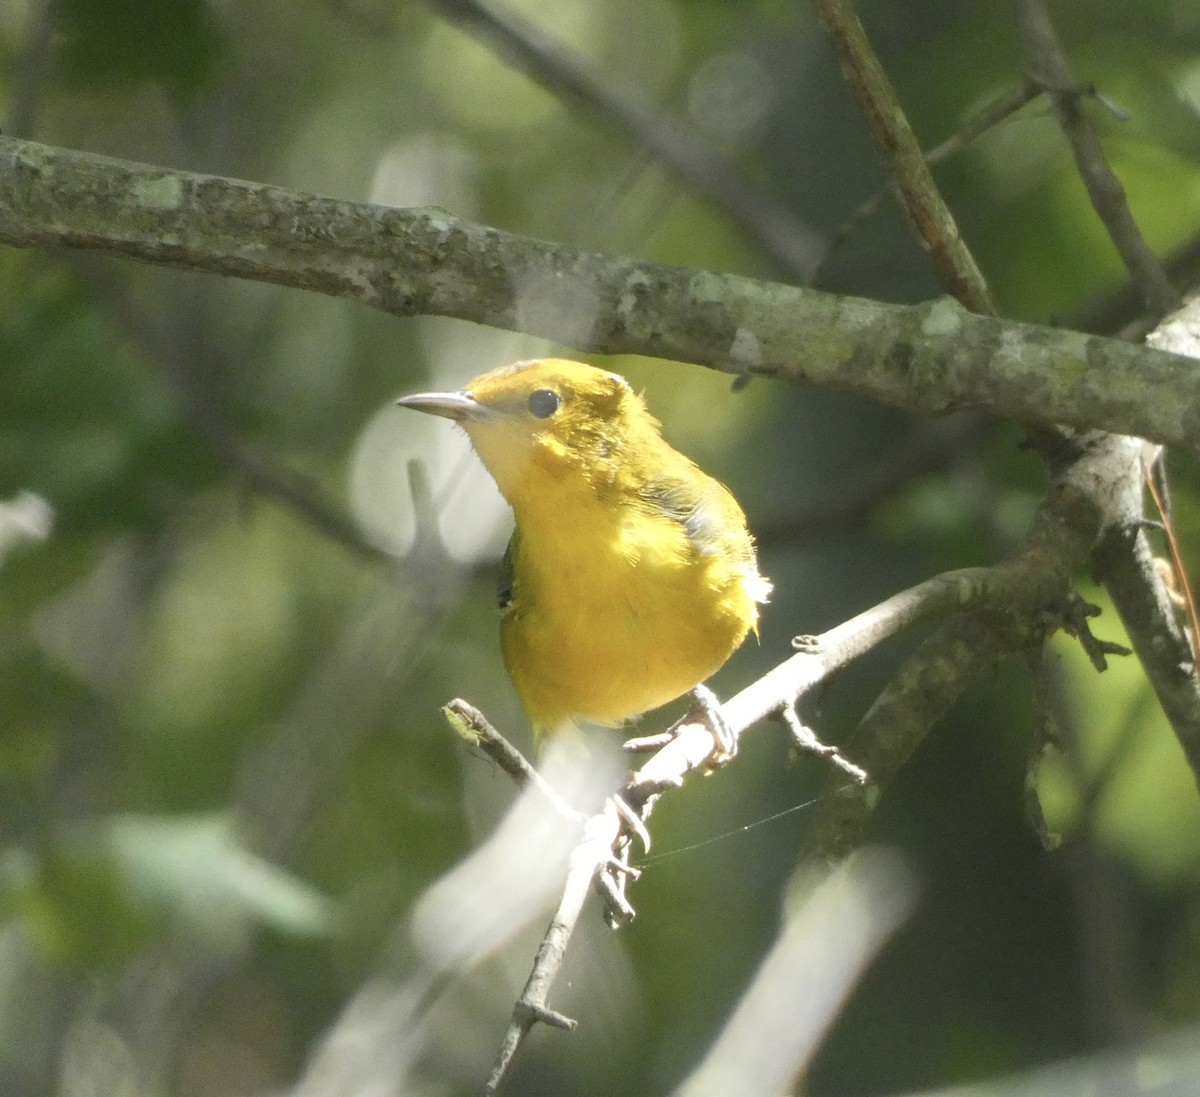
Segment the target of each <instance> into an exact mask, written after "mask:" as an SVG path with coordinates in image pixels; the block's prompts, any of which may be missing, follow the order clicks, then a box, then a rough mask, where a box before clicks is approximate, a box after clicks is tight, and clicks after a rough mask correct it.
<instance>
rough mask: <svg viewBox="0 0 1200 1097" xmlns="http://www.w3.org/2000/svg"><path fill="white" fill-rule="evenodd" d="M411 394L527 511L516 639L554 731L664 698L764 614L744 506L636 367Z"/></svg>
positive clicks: (509, 644)
mask: <svg viewBox="0 0 1200 1097" xmlns="http://www.w3.org/2000/svg"><path fill="white" fill-rule="evenodd" d="M400 402H401V403H402V404H403V405H405V406H406V407H411V408H415V409H417V410H420V411H427V412H432V413H434V414H437V415H443V416H446V417H447V418H451V419H454V420H456V421H457V422H458V423H459V424H460V425H461V426H462V427H463V429H464V430H465V431H466V432H467V434H468V436H469V437H470V439H471V443H472V444H473V446H474V447H475V450H476V452H477V453H478V454H479V456H480V458H481V459H482V460H483V463H484V465H486V466H487V469H488V471H489V472H490V473H491V475H492V477H493V478H494V479H495V481H496V483H497V485H498V486H499V488H500V491H501V492H502V493H503V495H504V497H505V498H506V499H507V500H508V502H509V504H510V505H511V506H512V508H513V513H514V515H515V518H516V532H515V533H514V535H513V541H512V543H511V544H510V546H509V553H508V564H509V571H510V581H509V582H507V583H506V584H504V588H505V589H502V594H501V602H502V604H503V606H504V619H503V623H502V624H501V642H502V646H503V651H504V660H505V665H506V666H507V667H508V671H509V674H510V675H511V676H512V680H513V684H514V685H515V686H516V689H517V693H518V694H519V695H520V697H521V700H522V702H523V704H524V706H525V710H526V712H527V713H528V715H529V718H530V721H531V722H532V724H533V726H534V730H535V731H536V732H538V733H539V734H545V733H552V732H554V731H556V730H558V729H559V728H561V727H563V726H565V725H569V724H574V723H595V724H602V725H609V726H612V725H617V724H620V723H622V722H623V721H624V720H626V719H628V718H629V717H631V716H635V715H637V714H638V713H641V712H645V711H646V710H648V709H652V708H656V707H657V706H659V705H662V704H665V703H666V702H668V701H671V700H673V699H674V698H676V697H679V696H681V695H682V694H684V693H687V692H688V691H689V690H690V689H692V688H694V687H695V686H697V685H699V684H700V683H702V682H703V681H704V680H705V679H706V678H708V677H709V675H711V674H712V673H713V672H714V671H716V670H717V669H718V668H719V667H720V666H721V665H722V664H723V663H724V662H725V661H726V659H728V658H729V656H730V655H731V654H732V653H733V652H734V651H735V650H736V649H737V647H738V646H739V645H740V644H741V643H742V641H743V640H744V639H745V638H746V634H747V633H748V632H749V631H750V630H751V629H753V628H755V627H756V625H757V621H758V606H757V603H758V602H761V601H765V600H766V596H767V594H768V592H769V591H770V584H769V583H768V582H767V581H766V580H765V579H763V578H762V577H761V576H760V575H759V574H758V567H757V564H756V561H755V555H754V544H753V541H752V540H751V537H750V534H749V532H748V531H747V529H746V520H745V516H744V515H743V514H742V511H741V508H740V507H739V506H738V504H737V501H736V500H735V499H734V498H733V496H732V495H731V494H730V493H729V491H728V490H727V489H726V488H725V487H724V486H723V485H722V484H720V483H718V482H717V481H716V480H714V479H713V478H712V477H710V476H708V475H706V474H705V473H704V472H702V471H701V470H700V469H699V468H698V467H697V466H696V465H695V464H693V463H692V462H691V461H690V460H688V458H686V457H684V456H683V454H681V453H679V452H678V451H676V450H674V449H672V448H671V447H670V446H669V445H668V444H667V443H666V442H665V441H663V438H662V436H661V435H660V433H659V425H658V422H657V421H656V420H655V419H654V418H653V417H652V416H651V415H650V413H649V412H648V411H647V410H646V406H645V403H644V402H643V400H642V398H641V397H640V396H639V395H638V394H637V393H635V392H634V391H633V390H632V389H631V388H630V387H629V384H628V382H626V381H625V380H624V378H622V377H619V376H617V375H616V374H614V373H610V372H608V371H606V370H601V369H596V368H594V367H592V366H585V365H582V364H581V363H578V362H569V361H565V360H563V359H555V358H549V359H543V360H540V361H535V362H522V363H517V364H516V365H513V366H507V367H504V368H503V369H498V370H495V371H493V372H491V373H486V374H484V375H483V376H481V377H477V378H476V379H475V380H474V381H472V382H470V383H469V384H468V385H467V386H466V387H465V388H464V389H463V390H462V391H461V392H457V393H427V394H421V395H417V396H410V397H406V398H404V399H403V400H401V401H400Z"/></svg>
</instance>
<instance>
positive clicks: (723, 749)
mask: <svg viewBox="0 0 1200 1097" xmlns="http://www.w3.org/2000/svg"><path fill="white" fill-rule="evenodd" d="M681 723H685V724H703V725H704V727H706V728H707V729H708V730H709V732H710V733H711V734H712V737H713V752H712V754H711V755H710V756H709V759H708V765H709V768H710V769H717V768H719V767H720V766H723V765H725V763H726V762H728V761H730V759H732V758H733V757H734V755H736V754H737V747H738V741H737V736H736V735H735V734H734V732H733V728H731V727H730V726H729V721H728V720H726V719H725V713H724V712H722V711H721V702H720V701H718V700H717V695H716V694H715V693H713V691H712V690H711V689H709V688H708V686H704V685H700V686H695V687H694V688H693V689H692V707H691V709H690V711H689V712H688V714H687V716H686V717H684V719H683V721H681Z"/></svg>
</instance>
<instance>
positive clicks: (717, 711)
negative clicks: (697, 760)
mask: <svg viewBox="0 0 1200 1097" xmlns="http://www.w3.org/2000/svg"><path fill="white" fill-rule="evenodd" d="M689 696H690V697H691V699H692V707H691V708H689V709H688V711H687V712H686V713H684V715H683V716H682V717H681V718H680V719H678V720H676V721H675V723H674V724H672V725H671V726H670V727H669V728H667V730H666V731H660V732H659V733H658V734H657V735H639V736H636V737H635V738H633V739H626V740H625V742H624V743H623V744H622V747H623V749H624V750H626V751H627V752H628V753H630V754H645V753H647V752H649V751H652V750H659V749H661V748H662V747H665V746H666V745H667V744H668V743H671V742H673V741H674V740H675V739H678V738H679V729H680V728H682V727H685V726H686V725H688V724H701V725H703V726H704V727H705V728H707V729H708V731H709V732H710V733H711V734H712V737H713V739H714V740H715V741H716V746H715V747H714V748H713V752H712V756H711V757H710V758H709V760H708V764H709V766H710V767H711V768H713V769H716V768H717V767H718V766H723V765H724V764H725V763H726V762H728V761H729V760H730V759H731V758H732V757H733V756H734V755H735V754H737V736H736V735H734V733H733V729H732V728H731V727H730V726H729V721H728V720H726V719H725V714H724V713H723V712H722V711H721V702H720V701H718V700H717V695H716V694H715V693H713V691H712V690H711V689H709V688H708V686H705V685H699V686H694V687H693V688H692V689H691V690H690V691H689Z"/></svg>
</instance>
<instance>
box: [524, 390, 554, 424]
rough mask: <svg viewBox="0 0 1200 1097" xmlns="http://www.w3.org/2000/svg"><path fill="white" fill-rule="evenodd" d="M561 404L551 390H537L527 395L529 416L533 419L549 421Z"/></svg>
mask: <svg viewBox="0 0 1200 1097" xmlns="http://www.w3.org/2000/svg"><path fill="white" fill-rule="evenodd" d="M561 403H562V400H561V398H560V397H559V395H558V393H557V392H555V391H554V390H553V389H537V390H536V391H535V392H531V393H530V394H529V401H528V406H529V414H530V415H532V416H533V417H534V418H535V419H549V418H550V416H551V415H553V414H554V413H555V412H556V411H558V406H559V404H561Z"/></svg>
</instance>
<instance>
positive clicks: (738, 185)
mask: <svg viewBox="0 0 1200 1097" xmlns="http://www.w3.org/2000/svg"><path fill="white" fill-rule="evenodd" d="M431 2H432V4H433V7H434V8H435V9H436V10H437V11H439V12H441V14H442V15H444V16H445V17H446V18H447V19H451V20H453V21H454V22H455V23H457V24H458V25H459V26H461V27H462V28H463V29H464V30H465V31H467V32H468V33H470V34H472V35H473V36H474V37H476V38H477V39H479V40H480V41H482V42H483V43H484V45H486V46H488V47H489V48H490V49H493V50H495V52H496V53H497V54H499V55H500V56H502V57H504V58H506V59H507V60H508V61H509V62H510V63H511V64H513V65H514V66H516V67H517V68H519V69H520V70H521V71H522V72H524V73H525V74H526V75H527V76H529V77H530V78H531V79H533V80H535V81H537V82H538V83H539V84H541V85H542V86H543V87H545V88H547V89H548V90H549V91H551V92H553V93H554V94H555V95H557V96H559V97H560V98H563V99H566V100H569V101H570V102H572V103H575V104H578V105H580V106H582V107H585V108H586V109H588V110H590V111H593V112H594V113H596V114H598V115H600V117H602V118H603V119H604V120H605V121H606V122H608V123H610V124H611V125H613V126H616V127H617V128H618V129H620V130H622V131H623V132H625V133H627V134H629V135H630V136H631V137H632V138H633V139H634V140H635V141H636V142H637V143H638V144H639V145H640V146H641V147H642V148H643V149H644V150H645V151H646V152H647V153H648V154H649V155H650V156H651V157H652V158H653V159H654V160H655V161H656V162H657V163H658V164H660V165H661V166H662V167H664V168H666V169H667V170H668V171H670V172H672V173H673V174H674V175H675V176H676V177H677V178H678V179H679V180H680V181H681V182H683V183H685V184H686V185H687V187H688V188H689V190H690V191H692V192H694V193H696V194H700V195H704V196H706V197H708V198H710V199H711V200H712V201H714V202H715V203H716V204H717V205H718V206H719V207H720V208H721V209H722V210H723V211H724V212H725V213H726V214H727V215H728V216H729V217H730V218H731V219H732V220H733V221H734V222H735V223H736V224H737V225H739V226H740V227H741V228H742V230H743V231H744V232H746V233H747V235H748V236H749V237H750V238H751V239H752V240H753V241H754V242H755V243H756V244H757V245H758V246H759V247H760V248H761V249H762V250H763V251H764V252H765V253H766V254H767V255H769V256H770V257H771V258H772V259H773V260H775V262H776V263H778V264H779V265H780V266H781V267H782V269H783V271H784V272H785V273H787V274H790V275H792V276H793V277H795V278H796V279H797V280H799V281H802V282H806V281H808V279H809V277H810V276H811V274H812V271H813V269H814V265H815V263H816V261H817V259H818V257H819V256H820V254H821V252H822V250H823V249H824V246H825V245H824V241H823V239H822V238H821V237H820V235H819V234H818V233H817V232H815V231H814V230H813V229H812V228H810V227H809V226H808V225H806V224H804V222H802V221H801V220H800V219H799V218H797V217H796V216H795V215H794V214H793V213H792V212H791V211H790V210H789V209H788V208H787V207H786V206H784V205H783V204H782V203H780V202H776V201H775V200H774V199H772V198H769V197H768V196H767V195H765V194H763V193H761V192H760V191H758V190H756V189H755V188H754V187H753V186H752V185H751V184H750V183H749V181H748V180H746V179H745V178H744V177H743V176H742V175H741V174H740V173H739V172H738V171H737V169H736V168H734V167H733V166H732V165H731V164H729V162H728V161H726V160H725V159H724V158H722V157H721V156H720V155H718V154H717V153H716V152H713V151H712V150H711V149H710V148H709V147H708V146H707V144H706V143H705V141H704V139H703V138H702V137H701V136H700V135H699V134H697V133H695V132H692V131H690V130H689V128H688V127H687V125H686V124H685V123H683V122H681V121H680V120H679V119H677V118H672V117H670V116H668V115H666V114H664V113H662V112H661V111H659V110H658V109H657V108H655V107H654V106H653V105H652V104H650V103H649V102H647V101H646V100H644V99H642V98H640V97H639V96H638V95H636V94H635V93H634V92H632V91H630V90H628V89H627V88H624V87H623V86H622V85H621V84H620V83H619V82H617V81H615V80H613V79H612V78H611V77H601V76H600V75H599V74H598V73H595V72H592V71H591V69H590V68H589V67H588V65H587V62H586V61H585V60H584V59H583V58H582V57H580V56H579V55H578V54H576V53H574V52H573V51H572V50H570V49H569V48H568V47H566V46H564V45H563V44H562V43H561V42H557V41H555V40H554V39H553V38H551V37H550V36H549V35H548V34H546V33H545V32H544V31H543V30H541V29H540V28H539V27H537V26H536V25H535V24H533V23H531V22H529V21H528V20H526V19H523V18H522V17H521V16H520V15H517V14H516V13H515V12H506V11H503V10H501V9H500V8H498V7H496V6H495V5H492V4H487V3H484V0H431Z"/></svg>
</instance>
